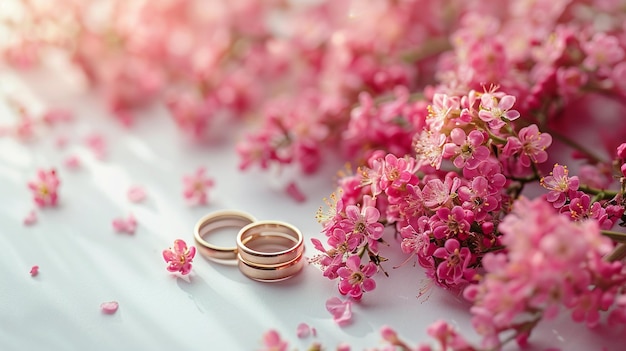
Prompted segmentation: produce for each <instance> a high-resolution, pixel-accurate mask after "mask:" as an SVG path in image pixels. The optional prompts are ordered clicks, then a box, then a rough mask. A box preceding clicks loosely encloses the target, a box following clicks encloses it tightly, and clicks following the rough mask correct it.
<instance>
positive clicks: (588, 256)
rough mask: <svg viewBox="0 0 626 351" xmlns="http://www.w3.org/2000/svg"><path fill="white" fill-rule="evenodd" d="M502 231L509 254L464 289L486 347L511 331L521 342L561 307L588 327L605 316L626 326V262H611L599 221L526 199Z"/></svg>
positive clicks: (495, 258) (488, 264) (488, 259)
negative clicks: (571, 217) (569, 215)
mask: <svg viewBox="0 0 626 351" xmlns="http://www.w3.org/2000/svg"><path fill="white" fill-rule="evenodd" d="M499 230H500V231H501V232H502V233H503V235H502V239H501V241H502V244H503V245H505V246H506V248H507V249H506V252H500V253H489V254H487V255H485V257H484V258H483V267H484V270H485V273H484V275H483V276H482V278H481V279H480V281H479V283H478V284H476V285H470V286H469V287H467V288H466V289H465V291H464V296H465V297H466V298H467V299H468V300H469V301H471V302H472V303H473V306H472V307H471V309H470V311H471V313H472V315H473V318H472V323H473V325H474V327H475V329H476V331H477V332H478V333H479V334H481V335H482V336H483V347H485V348H491V349H493V348H499V347H501V345H502V340H501V335H504V334H505V332H509V331H513V333H514V335H515V338H516V339H517V341H518V342H519V343H521V344H523V343H525V342H526V339H527V338H528V336H529V335H530V332H531V331H532V328H533V327H534V326H535V325H536V324H537V323H538V321H539V320H540V319H541V318H546V319H547V318H553V317H555V316H556V315H557V313H558V312H559V310H560V309H563V308H565V309H567V310H568V311H569V312H570V313H571V316H572V319H573V320H574V321H577V322H585V323H586V324H587V325H588V326H590V327H594V326H596V325H598V324H599V323H600V317H601V314H603V313H606V314H607V315H608V322H609V323H610V324H626V285H625V283H626V266H625V265H624V262H622V261H619V260H617V261H612V260H611V259H607V255H608V254H609V253H610V252H611V251H612V249H613V243H612V242H611V240H610V239H609V238H607V237H605V236H603V235H602V234H601V233H600V227H599V225H598V221H596V220H593V219H586V220H583V221H580V222H572V221H570V220H569V219H568V218H567V216H564V215H558V214H557V212H556V210H554V209H553V208H552V206H550V205H549V204H548V203H546V202H545V201H543V200H542V199H535V200H532V201H531V200H528V199H525V198H520V199H519V200H518V201H516V202H515V205H514V208H513V212H512V213H511V214H510V215H508V216H506V217H505V218H504V220H503V221H502V223H500V225H499Z"/></svg>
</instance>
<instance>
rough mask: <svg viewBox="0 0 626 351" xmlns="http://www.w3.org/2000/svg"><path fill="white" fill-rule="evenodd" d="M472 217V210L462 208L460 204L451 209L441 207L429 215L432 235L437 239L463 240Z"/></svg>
mask: <svg viewBox="0 0 626 351" xmlns="http://www.w3.org/2000/svg"><path fill="white" fill-rule="evenodd" d="M473 219H474V218H473V214H472V212H471V211H467V210H463V208H462V207H461V206H454V207H453V208H452V209H449V208H447V207H442V208H440V209H439V210H437V212H436V213H435V215H434V216H432V217H431V228H432V232H433V236H434V237H435V238H437V239H444V238H457V239H459V240H465V239H467V237H468V236H469V230H470V223H471V222H473Z"/></svg>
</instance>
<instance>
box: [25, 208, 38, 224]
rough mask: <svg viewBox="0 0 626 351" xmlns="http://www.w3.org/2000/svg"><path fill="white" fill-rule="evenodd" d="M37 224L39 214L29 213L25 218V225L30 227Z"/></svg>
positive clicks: (32, 211)
mask: <svg viewBox="0 0 626 351" xmlns="http://www.w3.org/2000/svg"><path fill="white" fill-rule="evenodd" d="M35 223H37V212H35V210H31V211H30V212H28V214H27V215H26V217H24V225H28V226H30V225H33V224H35Z"/></svg>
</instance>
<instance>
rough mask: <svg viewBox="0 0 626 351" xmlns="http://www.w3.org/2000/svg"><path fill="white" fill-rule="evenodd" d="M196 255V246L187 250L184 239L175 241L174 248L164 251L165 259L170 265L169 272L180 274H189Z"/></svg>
mask: <svg viewBox="0 0 626 351" xmlns="http://www.w3.org/2000/svg"><path fill="white" fill-rule="evenodd" d="M195 255H196V248H195V246H190V247H189V248H187V243H185V241H184V240H182V239H176V240H174V246H173V247H170V248H169V249H167V250H163V259H165V262H167V263H168V266H167V270H168V271H170V272H180V273H181V274H183V275H185V274H189V272H190V271H191V263H192V262H193V257H194V256H195Z"/></svg>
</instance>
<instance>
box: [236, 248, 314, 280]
mask: <svg viewBox="0 0 626 351" xmlns="http://www.w3.org/2000/svg"><path fill="white" fill-rule="evenodd" d="M237 256H238V258H239V270H240V271H241V273H243V274H244V275H245V276H246V277H248V278H250V279H253V280H257V281H260V282H277V281H281V280H285V279H287V278H291V277H293V276H294V275H295V274H296V273H298V272H299V271H300V270H301V269H302V267H303V266H304V260H303V257H304V256H303V255H300V256H298V257H296V258H295V259H294V260H292V261H289V262H287V263H285V264H280V265H274V266H271V265H258V264H251V263H250V262H247V261H246V260H244V259H243V258H242V257H241V255H240V254H239V255H237Z"/></svg>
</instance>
